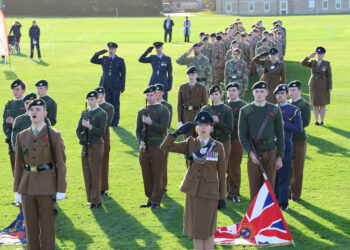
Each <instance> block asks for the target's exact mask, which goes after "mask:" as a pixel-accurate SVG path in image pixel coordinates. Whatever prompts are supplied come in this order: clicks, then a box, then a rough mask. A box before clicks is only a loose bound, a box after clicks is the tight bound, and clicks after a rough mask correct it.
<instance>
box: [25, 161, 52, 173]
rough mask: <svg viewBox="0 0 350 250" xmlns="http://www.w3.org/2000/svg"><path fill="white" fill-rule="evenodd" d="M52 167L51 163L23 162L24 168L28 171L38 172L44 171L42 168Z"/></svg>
mask: <svg viewBox="0 0 350 250" xmlns="http://www.w3.org/2000/svg"><path fill="white" fill-rule="evenodd" d="M52 168H53V165H52V163H48V164H43V165H39V166H30V165H29V164H27V163H25V164H24V169H25V170H27V171H29V172H40V171H44V170H50V169H52Z"/></svg>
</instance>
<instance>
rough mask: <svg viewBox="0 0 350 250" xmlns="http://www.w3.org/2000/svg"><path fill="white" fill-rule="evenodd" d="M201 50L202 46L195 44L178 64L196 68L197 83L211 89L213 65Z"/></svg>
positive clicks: (181, 57)
mask: <svg viewBox="0 0 350 250" xmlns="http://www.w3.org/2000/svg"><path fill="white" fill-rule="evenodd" d="M201 50H202V48H201V46H200V44H199V43H195V44H194V45H193V46H192V48H190V49H189V50H188V51H187V52H186V53H185V54H183V55H182V56H180V57H179V58H178V59H176V62H177V63H178V64H180V65H187V67H188V68H189V67H191V66H195V67H196V74H198V78H197V81H198V82H199V83H201V84H203V86H205V87H206V88H207V89H209V88H210V86H211V84H212V83H213V76H212V72H211V65H210V63H209V59H208V58H207V57H205V56H203V55H201ZM192 51H193V53H194V56H189V55H191V53H192ZM193 118H194V117H193Z"/></svg>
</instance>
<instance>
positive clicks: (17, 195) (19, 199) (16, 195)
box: [15, 192, 22, 203]
mask: <svg viewBox="0 0 350 250" xmlns="http://www.w3.org/2000/svg"><path fill="white" fill-rule="evenodd" d="M15 200H16V201H18V202H19V203H22V195H21V194H19V193H17V192H16V193H15Z"/></svg>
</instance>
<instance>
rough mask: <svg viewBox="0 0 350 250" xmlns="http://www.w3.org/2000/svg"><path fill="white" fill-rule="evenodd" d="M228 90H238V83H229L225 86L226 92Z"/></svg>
mask: <svg viewBox="0 0 350 250" xmlns="http://www.w3.org/2000/svg"><path fill="white" fill-rule="evenodd" d="M229 88H237V89H240V88H241V86H240V85H239V83H238V82H230V83H229V84H228V85H227V86H226V90H228V89H229Z"/></svg>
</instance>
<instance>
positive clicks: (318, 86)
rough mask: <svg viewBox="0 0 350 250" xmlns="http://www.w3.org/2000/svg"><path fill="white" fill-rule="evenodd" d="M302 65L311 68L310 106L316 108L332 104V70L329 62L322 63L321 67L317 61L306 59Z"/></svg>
mask: <svg viewBox="0 0 350 250" xmlns="http://www.w3.org/2000/svg"><path fill="white" fill-rule="evenodd" d="M301 64H302V65H303V66H305V67H309V68H311V76H310V80H309V90H310V104H312V105H314V106H325V105H327V104H330V99H331V98H330V92H329V91H330V90H331V89H332V69H331V64H330V62H328V61H324V60H323V61H322V62H321V63H320V65H318V62H317V61H316V60H311V61H310V62H309V58H308V57H306V58H305V59H304V60H303V61H302V62H301Z"/></svg>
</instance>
